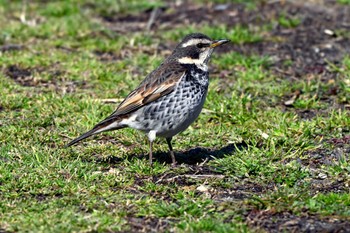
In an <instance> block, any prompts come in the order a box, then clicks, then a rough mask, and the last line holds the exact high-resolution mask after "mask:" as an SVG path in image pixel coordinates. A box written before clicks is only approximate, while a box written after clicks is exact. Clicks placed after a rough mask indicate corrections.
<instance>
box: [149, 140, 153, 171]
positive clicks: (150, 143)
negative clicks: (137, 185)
mask: <svg viewBox="0 0 350 233" xmlns="http://www.w3.org/2000/svg"><path fill="white" fill-rule="evenodd" d="M152 145H153V141H149V165H150V166H152V157H153V155H152Z"/></svg>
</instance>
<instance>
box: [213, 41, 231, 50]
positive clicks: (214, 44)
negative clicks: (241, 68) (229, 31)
mask: <svg viewBox="0 0 350 233" xmlns="http://www.w3.org/2000/svg"><path fill="white" fill-rule="evenodd" d="M229 41H230V40H226V39H224V40H215V41H214V42H213V43H211V45H210V48H215V47H217V46H219V45H222V44H225V43H227V42H229Z"/></svg>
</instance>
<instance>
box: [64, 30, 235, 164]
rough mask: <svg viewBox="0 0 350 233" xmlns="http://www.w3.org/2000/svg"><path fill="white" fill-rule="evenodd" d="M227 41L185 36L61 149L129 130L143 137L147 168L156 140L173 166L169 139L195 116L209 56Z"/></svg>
mask: <svg viewBox="0 0 350 233" xmlns="http://www.w3.org/2000/svg"><path fill="white" fill-rule="evenodd" d="M229 41H230V40H228V39H220V40H213V39H211V38H209V37H208V36H206V35H204V34H202V33H191V34H188V35H186V36H185V37H184V38H183V39H182V41H181V42H180V43H179V44H178V45H177V46H176V47H175V49H174V50H173V52H172V53H171V54H170V55H169V56H168V57H167V58H166V59H165V60H164V61H163V62H162V63H161V64H160V65H159V66H158V67H157V68H156V69H155V70H153V71H152V72H150V73H149V74H148V75H147V76H146V77H145V79H144V80H143V81H142V82H141V84H140V85H139V86H138V87H137V88H136V89H135V90H133V91H132V92H131V93H130V94H129V95H128V96H127V97H126V98H125V99H124V100H123V101H122V102H121V103H120V104H119V106H118V107H117V108H116V110H115V111H114V112H113V113H112V114H111V115H110V116H108V117H107V118H105V119H104V120H102V121H101V122H99V123H97V124H96V125H95V126H94V127H93V128H92V129H91V130H90V131H88V132H86V133H84V134H82V135H81V136H79V137H77V138H75V139H74V140H72V141H71V142H69V143H68V144H67V145H66V146H65V147H69V146H72V145H74V144H76V143H78V142H79V141H81V140H83V139H86V138H88V137H90V136H92V135H95V134H99V133H102V132H106V131H111V130H119V129H122V128H125V127H130V128H133V129H136V130H140V131H142V132H144V133H145V134H146V135H147V137H148V141H149V163H150V165H151V166H152V159H153V152H152V147H153V141H154V140H155V139H156V137H161V138H165V139H166V142H167V144H168V147H169V154H170V156H171V160H172V165H174V166H175V165H176V159H175V156H174V152H173V147H172V143H171V141H172V138H173V136H175V135H176V134H178V133H180V132H182V131H184V130H185V129H187V128H188V127H189V126H190V124H192V123H193V122H194V120H196V119H197V117H198V116H199V114H200V112H201V110H202V108H203V104H204V102H205V99H206V96H207V93H208V86H209V72H208V62H209V60H210V57H211V55H212V53H213V51H214V49H215V48H217V47H218V46H220V45H223V44H225V43H227V42H229Z"/></svg>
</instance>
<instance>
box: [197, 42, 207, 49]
mask: <svg viewBox="0 0 350 233" xmlns="http://www.w3.org/2000/svg"><path fill="white" fill-rule="evenodd" d="M208 46H209V44H207V43H198V44H197V48H200V49H201V48H204V47H208Z"/></svg>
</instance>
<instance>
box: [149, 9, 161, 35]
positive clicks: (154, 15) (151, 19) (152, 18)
mask: <svg viewBox="0 0 350 233" xmlns="http://www.w3.org/2000/svg"><path fill="white" fill-rule="evenodd" d="M158 11H159V8H158V7H155V8H153V10H152V13H151V16H150V17H149V20H148V22H147V26H146V31H150V30H151V27H152V25H153V24H154V21H155V20H156V17H157V16H158Z"/></svg>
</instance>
